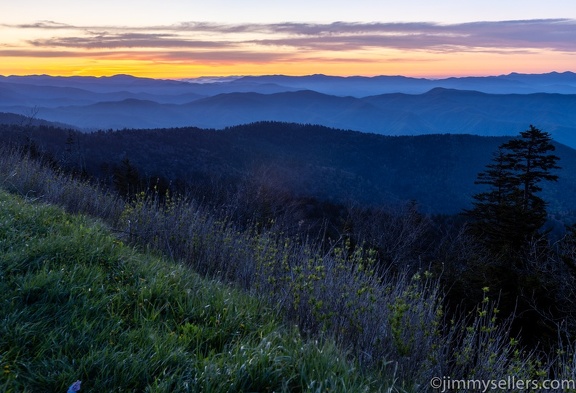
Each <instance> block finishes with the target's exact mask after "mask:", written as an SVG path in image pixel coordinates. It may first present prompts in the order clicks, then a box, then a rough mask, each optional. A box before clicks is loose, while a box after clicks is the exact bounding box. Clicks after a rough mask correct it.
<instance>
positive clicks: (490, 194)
mask: <svg viewBox="0 0 576 393" xmlns="http://www.w3.org/2000/svg"><path fill="white" fill-rule="evenodd" d="M551 140H552V139H551V137H550V134H548V133H546V132H543V131H541V130H539V129H538V128H536V127H534V126H532V125H531V126H530V128H529V129H528V130H526V131H524V132H521V133H520V137H519V138H514V139H511V140H510V141H508V142H507V143H504V144H502V145H500V147H499V149H498V151H497V153H496V154H495V155H494V158H493V162H492V163H491V164H489V165H488V166H487V167H486V170H485V171H484V172H482V173H480V174H479V175H478V179H477V181H476V184H484V185H487V186H489V189H488V191H485V192H482V193H479V194H476V195H475V196H474V200H475V201H474V208H473V209H471V210H467V211H465V214H467V215H468V216H470V217H471V218H472V219H473V223H472V224H471V229H472V232H473V233H474V234H475V235H476V236H477V237H478V238H479V239H480V240H481V241H483V242H485V243H486V244H487V245H488V246H489V247H490V248H491V249H493V250H497V251H507V250H518V249H520V248H521V247H522V246H523V245H524V244H525V242H526V241H528V240H530V238H532V237H534V236H535V235H537V234H538V232H539V230H540V229H541V228H542V226H543V225H544V223H545V222H546V202H545V201H544V200H543V199H542V198H541V197H539V196H538V195H537V193H538V192H539V191H541V190H542V188H541V187H540V182H541V181H544V180H546V181H556V180H557V179H558V176H557V175H555V174H553V173H552V172H551V171H552V170H553V169H557V168H559V167H558V166H557V165H556V162H557V161H558V157H557V156H555V155H553V154H551V152H553V151H554V149H555V148H554V145H553V144H552V142H551Z"/></svg>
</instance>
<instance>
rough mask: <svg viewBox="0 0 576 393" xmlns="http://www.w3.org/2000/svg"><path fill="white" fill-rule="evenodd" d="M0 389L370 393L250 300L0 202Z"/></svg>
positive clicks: (86, 226) (370, 387)
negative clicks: (79, 384)
mask: <svg viewBox="0 0 576 393" xmlns="http://www.w3.org/2000/svg"><path fill="white" fill-rule="evenodd" d="M0 289H1V291H0V304H1V305H2V307H1V312H0V321H1V322H0V369H1V370H2V374H1V375H0V389H2V391H6V392H9V391H19V392H32V391H35V392H36V391H54V392H58V391H65V389H66V387H67V386H68V385H70V383H72V382H73V381H75V380H77V379H80V380H82V381H83V383H82V391H84V390H85V391H87V392H112V391H142V392H144V391H147V392H194V391H197V392H200V391H202V392H232V391H234V392H240V391H262V392H266V391H268V392H272V391H327V390H330V391H354V392H356V391H377V390H379V389H380V383H378V384H376V382H375V380H370V379H368V378H366V377H364V376H363V373H362V372H359V371H358V370H357V368H356V367H355V366H354V365H353V364H352V363H351V362H349V361H348V360H346V358H347V356H346V354H345V353H343V352H341V351H340V350H338V349H336V348H335V347H334V345H332V344H330V343H329V341H326V342H320V343H319V342H315V341H306V340H303V339H302V338H301V337H300V336H299V335H298V334H297V333H296V332H291V331H287V330H285V329H283V328H281V327H280V326H279V324H278V322H276V318H275V316H274V313H273V312H272V311H271V310H270V309H268V307H267V306H266V305H265V304H263V303H262V302H261V301H258V300H256V299H255V298H253V297H248V296H246V295H243V294H242V293H240V292H239V291H237V290H233V289H231V288H229V287H226V286H224V285H222V284H219V283H217V282H214V281H207V280H203V279H201V278H199V276H197V275H195V274H193V273H192V272H191V271H190V270H189V269H187V268H185V267H183V266H179V265H174V264H173V263H169V262H166V261H163V260H160V259H158V258H155V257H152V256H149V255H143V254H138V253H135V252H134V251H133V250H131V249H130V248H128V247H126V246H125V245H123V244H122V242H120V241H119V240H117V239H116V238H114V237H113V236H111V234H110V233H109V232H107V231H106V230H105V229H104V228H103V227H102V226H101V225H100V224H97V223H95V222H93V221H92V220H89V219H86V218H83V217H73V216H69V215H66V214H63V213H62V212H61V211H60V210H59V209H56V208H53V207H47V206H42V205H36V204H28V203H25V202H23V201H22V200H19V199H17V198H15V197H11V196H8V195H7V194H5V193H3V192H2V193H0Z"/></svg>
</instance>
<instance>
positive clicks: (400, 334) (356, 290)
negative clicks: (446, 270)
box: [0, 154, 576, 391]
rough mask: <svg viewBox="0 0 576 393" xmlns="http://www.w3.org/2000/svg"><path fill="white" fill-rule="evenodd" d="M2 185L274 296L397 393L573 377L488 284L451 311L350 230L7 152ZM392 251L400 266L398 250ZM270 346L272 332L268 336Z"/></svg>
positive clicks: (429, 282)
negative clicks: (123, 182) (534, 346)
mask: <svg viewBox="0 0 576 393" xmlns="http://www.w3.org/2000/svg"><path fill="white" fill-rule="evenodd" d="M36 173H37V174H36ZM0 182H2V184H3V187H5V188H9V189H11V190H12V191H15V192H17V193H19V194H21V195H23V196H26V197H28V198H31V197H33V198H35V199H41V200H44V201H47V202H50V203H57V204H61V205H62V206H64V207H65V208H67V209H69V210H70V211H72V212H83V213H86V214H90V215H92V216H95V217H101V218H102V219H104V220H105V222H107V223H108V225H109V226H110V227H112V228H113V229H114V230H115V231H116V233H117V235H118V236H119V239H121V240H123V241H127V242H133V243H134V244H138V245H140V247H142V248H149V249H151V250H156V251H160V252H162V253H163V254H164V255H168V256H170V257H171V258H172V259H174V260H177V261H181V262H182V263H183V264H185V265H187V266H190V267H192V268H193V269H194V270H196V271H197V272H199V273H200V274H202V275H204V276H208V277H212V278H218V279H219V280H224V281H226V282H228V283H231V284H233V285H235V286H237V287H239V288H241V289H243V290H244V291H247V292H249V293H253V294H256V295H257V296H259V297H260V298H262V299H266V303H267V304H269V305H271V307H272V308H273V309H274V310H275V311H274V314H275V315H276V316H277V317H278V318H280V319H282V320H284V321H285V322H286V323H288V324H293V323H295V324H296V325H297V326H298V329H299V331H300V333H301V334H303V335H304V336H305V337H308V338H309V339H312V340H313V339H324V338H331V339H333V340H334V341H335V342H336V343H337V345H338V347H339V348H344V349H345V350H347V351H349V354H350V355H351V356H352V357H354V358H355V359H356V360H357V361H358V362H360V364H362V365H363V367H366V368H367V369H370V370H373V371H374V372H376V370H378V372H380V370H384V371H383V372H384V375H387V376H388V378H386V380H385V381H383V384H384V385H385V386H390V384H389V381H390V379H391V378H392V379H394V381H396V383H395V385H394V388H395V389H397V390H402V389H405V390H410V391H428V390H430V388H429V386H428V381H429V380H430V379H431V378H432V377H433V376H437V377H441V376H450V377H451V378H472V377H475V378H486V379H495V380H496V379H505V378H508V377H515V378H518V379H538V378H544V377H546V376H552V375H556V376H557V375H566V376H570V375H573V374H574V370H575V369H576V368H575V366H574V362H573V361H572V360H571V359H572V356H573V355H572V354H573V353H574V352H573V351H572V350H571V349H570V346H569V345H567V346H566V347H562V348H561V350H559V351H558V353H557V354H556V353H553V354H548V356H543V355H542V354H539V356H538V357H537V356H536V354H535V353H532V352H526V351H524V350H523V349H522V348H520V346H519V344H518V341H517V340H516V338H515V337H512V336H511V335H510V329H509V326H510V325H509V322H508V321H507V320H502V319H501V318H500V317H499V315H498V308H497V299H495V298H493V297H495V296H496V295H497V294H491V293H490V290H489V288H486V289H485V297H484V301H483V302H482V303H481V304H479V305H478V309H477V310H476V311H475V312H473V313H472V314H470V315H465V316H458V315H457V314H451V315H448V314H447V313H446V310H445V309H444V306H443V304H444V298H443V294H442V291H441V288H440V285H439V276H438V275H439V274H442V272H441V271H440V272H435V273H434V274H433V273H431V272H429V271H426V270H423V271H420V272H417V273H416V274H414V273H413V272H412V273H407V271H403V270H402V269H395V270H394V271H382V269H381V267H380V266H376V255H375V253H374V251H372V250H370V249H369V248H368V247H363V246H362V245H354V246H352V245H351V244H350V243H349V242H348V241H347V240H346V239H345V238H343V239H340V240H338V241H335V242H333V243H332V244H320V243H318V242H317V241H315V240H313V239H309V238H302V237H298V236H293V235H286V234H285V233H284V232H283V229H282V227H281V226H280V225H277V224H275V223H274V222H273V221H271V222H266V223H258V222H254V223H253V224H252V225H248V226H246V225H243V226H242V227H239V226H237V225H236V224H235V223H234V222H233V221H232V220H230V219H229V218H228V216H227V215H226V214H222V213H221V212H219V211H215V210H211V209H207V208H206V207H204V206H203V205H201V204H199V203H198V202H196V201H194V200H191V199H186V198H184V197H172V196H170V195H167V196H159V195H155V194H140V195H137V197H136V198H135V199H134V200H133V201H132V202H130V203H126V202H123V201H122V200H120V199H118V198H117V197H115V196H114V195H112V194H109V193H106V192H104V191H103V190H99V189H98V188H95V187H93V186H91V185H89V184H86V183H84V182H80V181H77V180H74V179H71V178H69V177H67V176H65V175H63V174H59V173H57V172H54V171H53V170H50V169H46V168H43V167H42V166H40V165H39V164H38V163H36V162H35V161H32V160H30V159H26V158H24V159H21V158H19V157H18V156H17V155H8V154H4V155H3V156H2V159H0ZM406 231H407V229H406V228H403V229H402V232H406ZM393 240H394V239H393ZM390 249H393V248H390ZM391 257H393V259H394V260H395V261H396V264H395V266H396V267H397V266H398V265H399V264H400V263H401V260H402V256H401V255H393V256H391ZM446 263H447V264H449V263H451V261H446ZM491 296H492V298H491ZM166 312H167V311H166V310H163V311H162V313H166ZM186 329H187V330H186V331H187V333H186V334H187V335H190V336H191V337H194V335H195V334H197V333H195V329H196V328H195V327H194V325H193V324H192V325H190V326H188V327H187V328H186ZM214 334H217V333H216V332H215V333H214ZM321 341H322V340H321ZM268 342H270V344H268ZM274 345H275V344H274V338H273V337H271V338H269V339H268V341H267V342H266V344H264V346H265V347H266V346H268V347H274ZM244 348H245V349H244V350H242V351H244V352H242V351H240V352H242V353H247V352H246V351H256V352H254V353H252V355H250V356H256V353H259V352H258V351H260V350H261V349H259V348H260V347H258V346H256V347H254V348H253V349H250V350H249V349H246V348H248V347H244ZM278 351H279V352H278V353H279V354H280V353H282V351H281V350H280V349H278ZM240 352H234V351H232V354H233V356H236V355H238V356H239V354H240ZM263 356H264V355H263ZM266 356H267V355H266ZM254 361H255V362H256V363H258V362H260V361H261V360H258V359H256V358H255V360H254ZM280 364H282V367H287V366H286V365H283V363H282V362H281V363H280ZM280 364H279V367H280ZM213 367H214V366H213V365H212V364H206V365H205V370H206V372H214V373H217V372H221V371H216V369H213ZM243 370H244V371H242V372H246V370H245V369H243ZM227 372H228V373H230V372H232V373H236V372H241V370H236V371H227ZM300 372H304V370H302V369H301V370H300ZM306 372H308V371H306ZM274 373H275V372H273V374H274ZM256 377H257V376H256V375H254V376H253V377H251V378H256ZM319 383H320V382H319ZM333 383H334V382H329V384H333ZM283 386H284V387H283V388H282V389H284V388H288V385H283ZM315 386H316V385H315ZM317 386H319V387H320V386H322V390H324V388H325V387H326V386H328V385H324V384H323V383H320V385H317ZM330 386H331V388H332V389H335V388H334V386H335V385H330ZM240 389H247V388H246V386H240Z"/></svg>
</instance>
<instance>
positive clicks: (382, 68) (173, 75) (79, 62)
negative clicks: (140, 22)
mask: <svg viewBox="0 0 576 393" xmlns="http://www.w3.org/2000/svg"><path fill="white" fill-rule="evenodd" d="M393 55H394V56H391V55H388V56H383V55H381V54H380V56H373V57H370V56H368V55H366V54H364V56H363V58H362V57H360V56H358V58H356V59H354V58H350V59H330V58H328V57H326V58H323V57H322V54H318V55H317V56H315V57H314V59H312V60H310V59H305V58H303V59H298V58H294V59H291V60H290V61H285V62H263V63H256V62H240V61H236V62H232V61H227V62H225V61H220V62H217V63H216V62H212V63H211V64H202V63H200V62H198V63H194V62H185V61H178V62H169V61H154V60H150V59H146V58H142V57H138V58H134V59H112V58H106V59H93V58H90V57H82V56H78V57H70V58H67V57H41V58H36V57H4V58H3V61H2V64H0V75H5V76H7V75H33V74H47V75H53V76H96V77H100V76H112V75H117V74H129V75H133V76H136V77H148V78H158V79H183V78H195V77H201V76H230V75H271V74H283V75H292V76H300V75H311V74H326V75H338V76H356V75H360V76H377V75H403V76H409V77H423V78H445V77H463V76H489V75H501V74H507V73H510V72H520V73H546V72H551V71H558V72H562V71H568V70H573V66H572V64H573V61H574V56H573V55H570V54H562V53H558V52H552V51H550V52H539V53H521V54H495V53H487V52H479V53H477V52H464V53H458V52H454V53H445V54H441V55H440V54H430V53H426V52H413V53H402V54H397V53H395V54H393ZM401 55H403V56H404V58H402V57H401Z"/></svg>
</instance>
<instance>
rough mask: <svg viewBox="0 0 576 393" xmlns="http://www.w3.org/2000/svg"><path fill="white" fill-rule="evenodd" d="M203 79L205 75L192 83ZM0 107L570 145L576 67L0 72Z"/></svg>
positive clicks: (89, 125)
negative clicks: (425, 74) (160, 74)
mask: <svg viewBox="0 0 576 393" xmlns="http://www.w3.org/2000/svg"><path fill="white" fill-rule="evenodd" d="M199 82H202V83H199ZM0 111H1V112H9V113H17V114H21V115H25V116H26V115H29V114H31V113H34V115H35V116H37V117H38V118H41V119H45V120H48V121H52V122H59V123H64V124H69V125H70V126H73V127H77V128H81V129H84V130H98V129H124V128H140V129H141V128H166V127H188V126H196V127H201V128H218V129H220V128H224V127H231V126H235V125H238V124H244V123H251V122H257V121H282V122H296V123H302V124H319V125H324V126H327V127H335V128H340V129H350V130H357V131H362V132H369V133H377V134H384V135H421V134H437V133H453V134H476V135H484V136H506V135H517V134H518V132H520V131H522V130H524V129H526V127H527V126H528V125H529V124H534V125H535V126H537V127H539V128H541V129H543V130H544V131H547V132H550V133H551V134H552V136H553V137H554V139H555V140H557V141H559V142H561V143H563V144H566V145H568V146H571V147H576V74H575V73H572V72H564V73H548V74H516V73H513V74H509V75H501V76H493V77H468V78H447V79H437V80H433V79H422V78H407V77H401V76H377V77H334V76H326V75H310V76H302V77H292V76H283V75H272V76H247V77H237V78H222V79H219V78H212V79H210V80H209V81H208V83H206V79H198V80H186V81H176V80H160V79H150V78H136V77H132V76H128V75H116V76H112V77H51V76H46V75H35V76H7V77H0Z"/></svg>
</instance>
